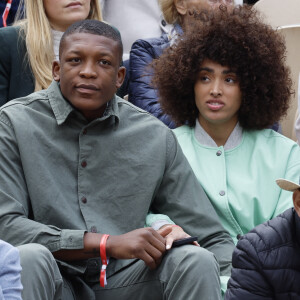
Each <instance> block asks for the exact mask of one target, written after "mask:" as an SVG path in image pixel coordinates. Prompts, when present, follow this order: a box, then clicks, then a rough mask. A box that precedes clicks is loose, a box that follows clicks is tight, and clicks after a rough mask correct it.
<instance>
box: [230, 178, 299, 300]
mask: <svg viewBox="0 0 300 300" xmlns="http://www.w3.org/2000/svg"><path fill="white" fill-rule="evenodd" d="M277 184H278V185H279V186H280V187H281V188H282V189H284V190H287V191H291V192H293V203H294V208H290V209H288V210H286V211H285V212H284V213H282V214H281V215H279V216H278V217H276V218H274V219H273V220H270V221H268V222H266V223H264V224H261V225H259V226H257V227H255V228H254V229H253V230H251V231H250V232H249V233H248V234H246V235H245V236H243V237H242V238H241V239H240V240H239V242H238V244H237V247H236V249H235V250H234V252H233V259H232V264H233V267H234V268H233V269H232V274H231V278H230V280H229V282H228V290H227V293H226V297H225V299H226V300H234V299H236V300H240V299H243V300H248V299H249V300H253V299H255V300H264V299H274V300H275V299H280V300H289V299H300V285H299V281H300V272H299V270H300V246H299V245H300V185H299V184H297V183H294V182H290V181H288V180H284V179H279V180H277Z"/></svg>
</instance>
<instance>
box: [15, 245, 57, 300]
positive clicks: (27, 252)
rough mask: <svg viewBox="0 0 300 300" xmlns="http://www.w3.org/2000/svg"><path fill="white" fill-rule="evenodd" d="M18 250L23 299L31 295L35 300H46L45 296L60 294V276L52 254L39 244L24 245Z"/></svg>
mask: <svg viewBox="0 0 300 300" xmlns="http://www.w3.org/2000/svg"><path fill="white" fill-rule="evenodd" d="M18 249H19V252H20V261H21V267H22V272H21V281H22V284H23V287H24V290H23V298H24V299H29V298H30V295H32V294H33V295H35V297H36V299H48V298H47V297H46V296H45V295H46V294H49V295H55V294H57V293H58V292H59V293H60V292H61V286H62V276H61V274H60V271H59V268H58V266H57V263H56V261H55V259H54V257H53V255H52V253H51V252H50V251H49V250H48V249H47V248H46V247H45V246H42V245H40V244H26V245H22V246H19V247H18ZM25 295H26V296H25ZM50 299H51V298H50ZM53 299H54V298H53Z"/></svg>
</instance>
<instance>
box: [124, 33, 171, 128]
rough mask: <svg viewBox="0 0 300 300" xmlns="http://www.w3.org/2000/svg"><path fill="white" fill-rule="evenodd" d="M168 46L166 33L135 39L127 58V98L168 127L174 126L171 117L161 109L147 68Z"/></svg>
mask: <svg viewBox="0 0 300 300" xmlns="http://www.w3.org/2000/svg"><path fill="white" fill-rule="evenodd" d="M169 46H170V41H169V38H168V35H167V34H166V33H165V34H163V35H162V36H161V37H159V38H151V39H145V40H137V41H136V42H135V43H134V44H133V45H132V48H131V51H130V59H129V78H130V81H129V93H128V100H129V101H130V102H131V103H133V104H134V105H136V106H138V107H140V108H142V109H144V110H146V111H148V112H149V113H151V114H152V115H154V116H155V117H156V118H158V119H159V120H161V121H162V122H164V123H165V124H166V125H167V126H168V127H170V128H175V124H174V122H173V121H172V120H171V118H170V117H169V116H168V115H166V114H164V113H163V112H162V110H161V107H160V104H159V102H158V95H157V91H156V90H155V89H153V87H152V86H151V78H152V74H151V71H149V69H147V67H148V65H149V63H151V62H152V60H153V59H155V58H158V57H159V56H160V55H161V54H162V52H163V50H164V49H166V48H168V47H169Z"/></svg>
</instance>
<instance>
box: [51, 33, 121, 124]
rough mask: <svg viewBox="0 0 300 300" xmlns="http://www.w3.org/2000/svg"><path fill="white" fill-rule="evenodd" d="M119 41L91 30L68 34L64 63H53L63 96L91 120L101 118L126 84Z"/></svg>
mask: <svg viewBox="0 0 300 300" xmlns="http://www.w3.org/2000/svg"><path fill="white" fill-rule="evenodd" d="M120 59H121V51H120V49H119V46H118V42H117V41H114V40H112V39H110V38H107V37H104V36H99V35H95V34H90V33H74V34H71V35H69V36H67V37H66V39H65V41H64V44H63V49H62V52H61V57H60V62H54V63H53V78H54V80H56V81H59V82H60V89H61V92H62V94H63V96H64V97H65V98H66V99H67V100H68V101H70V103H71V104H72V105H73V106H74V107H75V108H77V109H78V110H79V111H81V113H82V114H83V115H84V116H85V117H86V119H88V120H93V119H95V118H98V117H101V116H102V115H103V112H104V110H105V108H106V103H107V102H108V101H110V100H111V99H112V98H113V95H114V93H115V92H116V90H117V89H118V88H119V87H120V86H121V85H122V83H123V80H124V76H125V68H124V67H120Z"/></svg>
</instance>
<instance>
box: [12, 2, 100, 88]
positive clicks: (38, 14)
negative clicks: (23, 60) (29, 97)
mask: <svg viewBox="0 0 300 300" xmlns="http://www.w3.org/2000/svg"><path fill="white" fill-rule="evenodd" d="M24 3H25V5H24V9H25V19H24V20H19V18H20V15H21V13H20V8H21V7H22V4H24ZM87 18H88V19H95V20H99V21H102V14H101V9H100V5H99V2H98V0H91V9H90V13H89V15H88V17H87ZM14 25H17V26H20V27H21V31H20V33H21V34H22V35H23V36H24V38H25V41H26V48H27V56H28V61H29V64H30V68H31V71H32V73H33V76H34V78H35V91H39V90H42V89H46V88H48V86H49V85H50V83H51V81H52V69H51V68H52V62H53V59H54V50H53V38H52V32H51V26H50V23H49V20H48V18H47V15H46V13H45V9H44V5H43V0H21V1H20V5H19V11H18V13H17V21H16V22H15V24H14Z"/></svg>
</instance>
